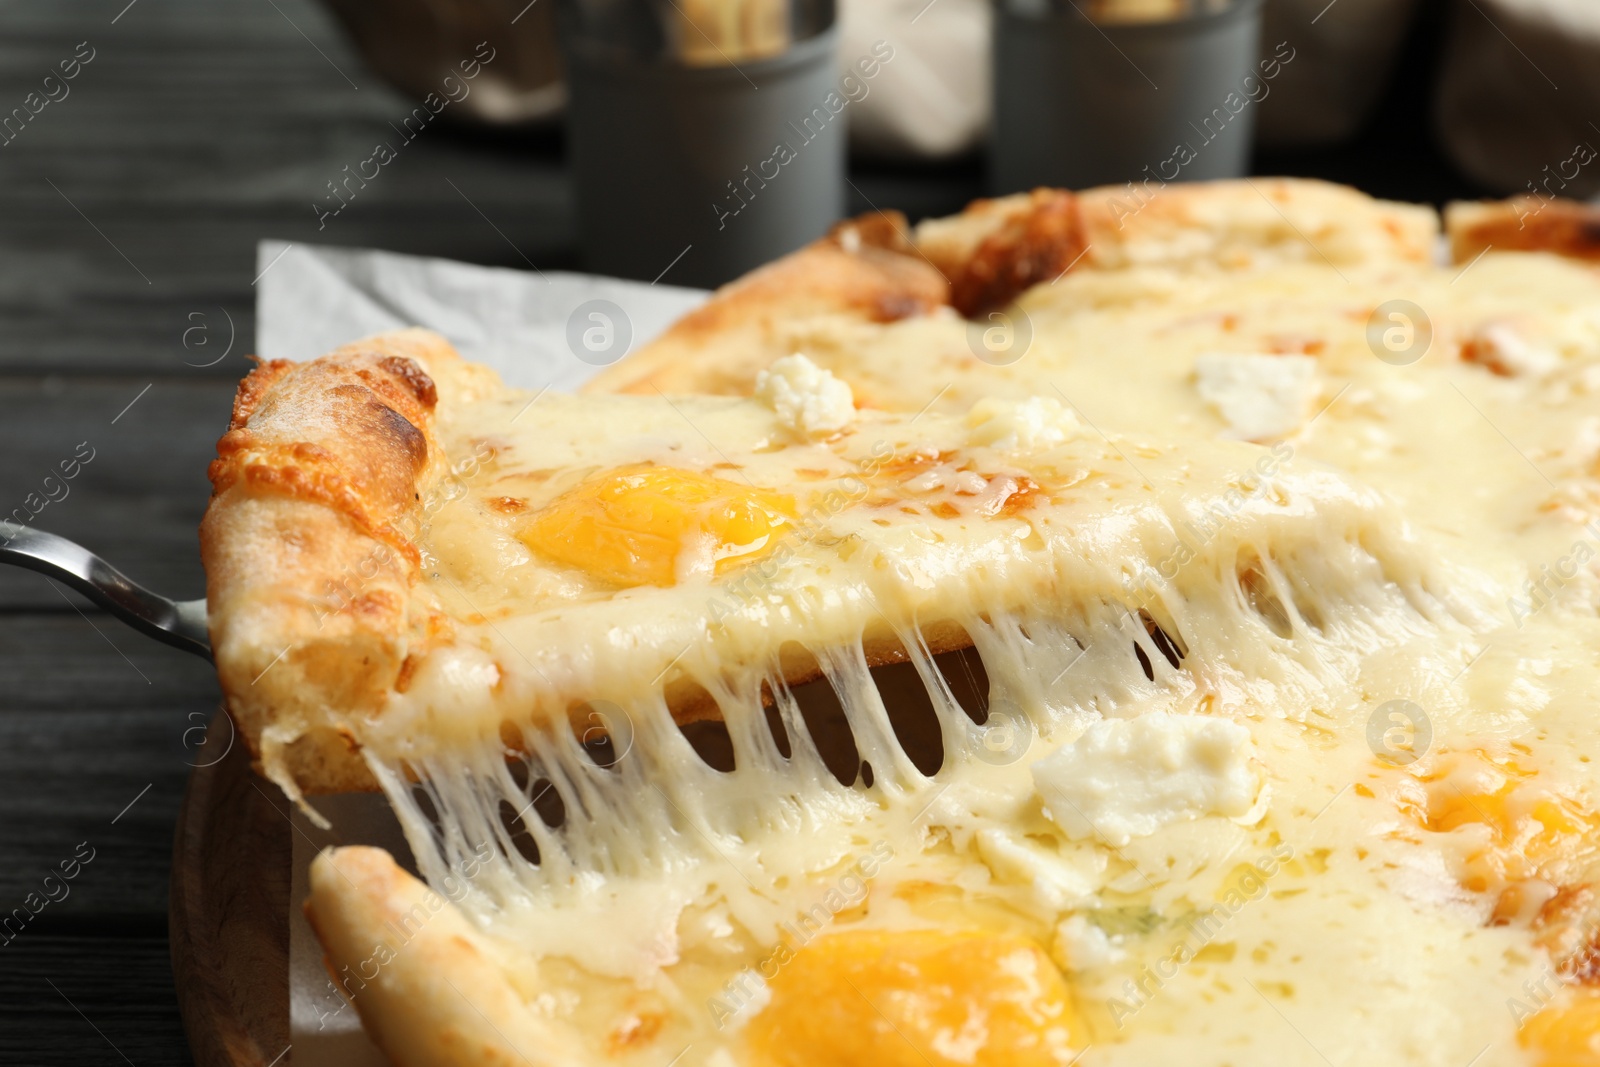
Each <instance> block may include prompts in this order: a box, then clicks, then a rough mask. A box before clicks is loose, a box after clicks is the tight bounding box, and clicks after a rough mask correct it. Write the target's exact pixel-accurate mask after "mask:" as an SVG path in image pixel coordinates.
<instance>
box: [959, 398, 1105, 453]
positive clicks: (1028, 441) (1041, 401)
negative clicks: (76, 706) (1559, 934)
mask: <svg viewBox="0 0 1600 1067" xmlns="http://www.w3.org/2000/svg"><path fill="white" fill-rule="evenodd" d="M967 427H968V434H967V440H968V442H969V443H971V444H974V445H983V446H987V447H989V448H1004V449H1035V448H1048V447H1050V446H1051V445H1059V444H1061V443H1063V442H1065V441H1070V440H1072V439H1073V438H1074V437H1076V436H1078V433H1079V430H1080V428H1079V425H1078V417H1077V416H1076V415H1074V414H1073V413H1072V412H1070V411H1068V410H1067V409H1066V408H1064V407H1062V406H1061V402H1060V401H1059V400H1054V399H1052V398H1050V397H1047V396H1036V397H1032V398H1030V399H1028V400H1022V401H1014V400H1000V399H997V398H995V397H986V398H984V399H983V400H980V401H978V402H977V403H976V404H974V405H972V408H971V410H969V411H968V412H967Z"/></svg>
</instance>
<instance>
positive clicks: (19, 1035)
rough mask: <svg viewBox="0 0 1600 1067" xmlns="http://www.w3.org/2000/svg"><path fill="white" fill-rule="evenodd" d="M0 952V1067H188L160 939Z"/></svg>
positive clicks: (87, 941) (34, 945)
mask: <svg viewBox="0 0 1600 1067" xmlns="http://www.w3.org/2000/svg"><path fill="white" fill-rule="evenodd" d="M0 953H3V956H0V959H3V960H4V965H3V966H0V1003H3V1004H5V1006H6V1008H5V1010H6V1014H7V1016H8V1020H7V1023H6V1025H4V1026H0V1063H8V1064H41V1063H49V1064H78V1063H82V1064H90V1063H93V1064H102V1065H105V1064H123V1063H134V1064H138V1067H192V1063H193V1061H192V1060H191V1059H190V1058H189V1050H188V1045H187V1043H186V1042H185V1041H184V1036H183V1027H182V1023H181V1020H180V1019H179V1018H178V1009H177V1003H176V1001H175V999H174V997H173V984H172V968H171V966H170V965H169V963H168V960H167V940H166V938H165V937H163V936H143V937H129V938H106V937H96V938H81V937H63V936H40V937H35V938H18V939H17V941H16V943H15V944H12V945H9V946H7V947H5V948H4V949H0Z"/></svg>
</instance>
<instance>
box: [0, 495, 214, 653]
mask: <svg viewBox="0 0 1600 1067" xmlns="http://www.w3.org/2000/svg"><path fill="white" fill-rule="evenodd" d="M0 563H14V564H16V565H17V566H19V567H26V568H28V569H29V570H31V571H38V572H39V573H40V574H43V575H46V576H48V577H50V578H54V579H56V580H58V581H60V582H62V583H64V584H66V585H68V586H71V587H72V588H73V589H75V590H77V591H78V592H80V593H82V594H83V595H84V596H86V597H88V598H89V599H90V600H92V601H94V602H95V603H96V604H98V605H100V606H101V607H102V608H105V609H106V610H107V611H109V612H111V614H113V615H115V616H116V617H117V618H118V619H121V620H122V621H123V622H125V623H127V624H128V625H129V626H131V627H133V628H134V629H135V630H138V631H139V632H140V633H142V634H145V635H146V636H148V637H153V638H155V639H156V640H157V641H164V642H166V643H167V644H169V645H172V646H173V647H174V648H181V649H183V650H184V651H185V652H193V653H194V654H195V655H197V656H203V657H205V658H206V659H208V660H209V659H210V658H211V639H210V637H209V636H208V635H207V633H206V602H205V600H204V599H201V600H168V599H167V598H166V597H164V596H159V595H157V594H155V593H152V592H151V591H150V590H148V589H146V588H144V587H143V586H141V585H138V584H136V583H134V582H132V581H130V580H129V579H128V577H127V575H125V574H123V573H122V572H121V571H119V570H117V568H115V567H113V566H112V565H111V564H109V563H107V562H106V561H105V560H103V559H101V558H100V557H99V556H97V555H95V554H94V553H93V552H90V551H89V550H88V549H87V548H84V547H83V546H82V545H79V544H75V543H74V542H72V541H68V540H67V539H66V538H65V537H57V536H56V535H55V534H50V533H44V532H43V531H41V530H34V529H30V528H29V527H26V526H18V525H17V524H16V523H14V522H4V521H0Z"/></svg>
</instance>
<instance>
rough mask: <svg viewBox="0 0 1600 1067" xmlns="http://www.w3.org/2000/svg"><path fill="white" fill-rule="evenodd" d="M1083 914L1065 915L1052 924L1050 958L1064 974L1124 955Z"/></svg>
mask: <svg viewBox="0 0 1600 1067" xmlns="http://www.w3.org/2000/svg"><path fill="white" fill-rule="evenodd" d="M1121 940H1122V939H1121V938H1120V937H1119V938H1115V939H1113V938H1111V937H1108V936H1107V935H1106V932H1105V931H1104V930H1102V929H1100V927H1098V926H1096V925H1095V924H1094V923H1092V922H1090V921H1089V919H1088V917H1087V916H1084V915H1069V916H1067V917H1066V918H1065V919H1062V920H1061V921H1060V922H1059V923H1057V924H1056V937H1055V944H1054V945H1053V946H1052V949H1053V951H1052V953H1051V954H1052V955H1053V956H1054V957H1055V961H1056V963H1057V964H1058V965H1059V966H1060V967H1061V969H1062V970H1065V971H1073V972H1076V971H1092V970H1094V969H1095V968H1096V967H1104V966H1105V965H1106V964H1108V963H1116V962H1118V961H1120V960H1121V959H1123V958H1124V957H1125V956H1127V953H1126V952H1124V951H1123V950H1122V949H1121V948H1120V947H1118V944H1117V942H1120V941H1121Z"/></svg>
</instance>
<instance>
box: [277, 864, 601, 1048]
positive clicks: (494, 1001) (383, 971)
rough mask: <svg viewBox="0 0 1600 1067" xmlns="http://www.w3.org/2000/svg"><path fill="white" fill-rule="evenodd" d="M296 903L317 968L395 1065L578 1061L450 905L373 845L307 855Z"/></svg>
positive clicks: (490, 947)
mask: <svg viewBox="0 0 1600 1067" xmlns="http://www.w3.org/2000/svg"><path fill="white" fill-rule="evenodd" d="M305 913H306V918H307V919H308V920H309V921H310V923H311V927H312V929H313V930H314V931H316V935H317V939H318V940H319V941H321V942H322V946H323V950H324V952H325V953H326V955H325V956H324V960H323V962H324V966H325V967H326V968H327V971H328V976H329V978H330V979H331V980H332V981H333V983H334V984H335V986H337V987H339V988H340V989H342V990H343V991H344V993H345V995H346V996H347V997H348V998H349V1000H350V1002H351V1003H352V1004H353V1005H354V1006H355V1009H356V1011H357V1012H358V1013H359V1014H360V1016H361V1023H362V1026H363V1027H364V1028H365V1029H366V1032H367V1034H368V1036H370V1037H371V1038H372V1040H373V1041H374V1043H376V1044H377V1046H378V1047H379V1048H380V1049H382V1050H383V1052H384V1054H385V1055H387V1056H388V1057H389V1059H390V1061H391V1062H393V1063H394V1064H395V1067H495V1065H505V1067H518V1065H532V1067H546V1065H549V1067H555V1065H558V1064H559V1065H571V1067H576V1065H578V1064H581V1063H583V1062H584V1060H583V1059H582V1058H580V1057H579V1056H578V1054H577V1052H576V1050H573V1049H568V1048H564V1047H563V1045H564V1042H563V1041H562V1040H561V1039H560V1035H558V1034H556V1033H554V1032H552V1031H551V1029H550V1028H549V1027H546V1026H543V1025H541V1024H540V1022H539V1019H538V1016H537V1014H536V1013H534V1012H533V1011H532V1010H530V1008H529V1006H528V1005H527V1004H526V1003H524V1001H523V999H522V997H521V996H520V995H519V993H518V991H517V989H516V988H515V987H514V986H513V985H512V984H511V982H510V981H508V980H507V978H506V974H505V971H504V970H503V969H502V968H501V966H500V965H499V964H498V962H497V961H496V957H495V950H494V948H493V947H492V946H491V945H490V943H489V942H488V941H487V940H486V939H485V938H484V937H483V935H482V934H480V933H479V932H478V931H477V930H476V929H475V928H474V927H473V926H472V925H471V924H470V923H468V922H467V919H466V917H465V916H464V915H462V914H461V912H460V911H459V910H457V908H456V906H455V905H454V904H453V903H451V902H450V900H449V899H448V898H446V897H444V896H441V895H440V894H438V893H436V892H434V891H433V890H431V889H429V888H428V887H427V886H426V885H424V884H423V883H421V882H419V881H418V880H417V879H415V878H413V877H412V876H411V875H409V874H407V873H406V872H405V871H403V870H401V869H400V867H399V866H398V865H397V864H396V863H395V862H394V860H393V859H392V858H391V857H390V855H389V854H388V853H387V852H385V851H383V850H382V849H378V848H364V847H351V848H338V849H328V850H326V851H324V852H323V853H322V854H321V855H319V856H318V857H317V858H316V859H315V860H314V861H313V862H312V864H311V896H310V898H309V899H307V900H306V902H305Z"/></svg>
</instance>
